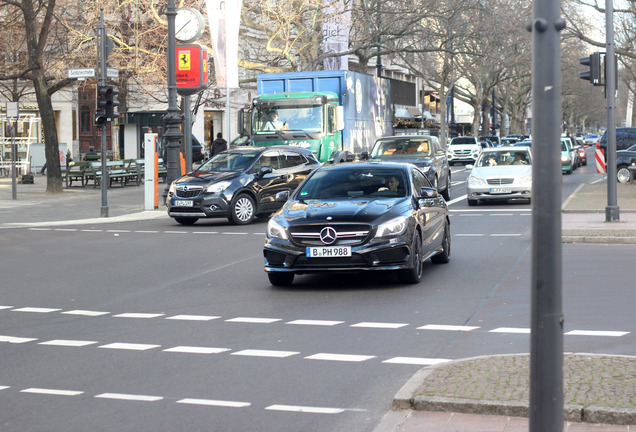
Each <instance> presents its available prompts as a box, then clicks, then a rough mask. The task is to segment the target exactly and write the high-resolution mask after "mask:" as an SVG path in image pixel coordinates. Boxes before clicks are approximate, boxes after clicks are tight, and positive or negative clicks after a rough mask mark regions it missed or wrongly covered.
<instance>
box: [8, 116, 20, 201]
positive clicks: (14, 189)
mask: <svg viewBox="0 0 636 432" xmlns="http://www.w3.org/2000/svg"><path fill="white" fill-rule="evenodd" d="M8 112H9V110H7V113H8ZM7 120H9V116H7ZM17 124H18V122H17V121H14V122H13V127H12V128H11V198H12V199H14V200H17V199H18V182H17V180H16V174H17V173H16V169H15V164H16V163H18V145H17V144H16V143H15V128H16V126H17Z"/></svg>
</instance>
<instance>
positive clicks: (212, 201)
mask: <svg viewBox="0 0 636 432" xmlns="http://www.w3.org/2000/svg"><path fill="white" fill-rule="evenodd" d="M188 201H191V202H192V206H181V205H178V203H179V202H182V203H183V202H188ZM166 205H167V206H168V216H170V217H197V218H216V217H228V216H229V215H230V203H229V202H228V200H227V199H226V198H225V197H224V196H223V195H222V194H221V195H203V196H198V197H195V198H178V197H175V196H173V195H168V198H167V200H166Z"/></svg>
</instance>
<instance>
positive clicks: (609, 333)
mask: <svg viewBox="0 0 636 432" xmlns="http://www.w3.org/2000/svg"><path fill="white" fill-rule="evenodd" d="M565 334H566V335H569V336H609V337H620V336H625V335H626V334H629V332H622V331H592V330H572V331H569V332H567V333H565Z"/></svg>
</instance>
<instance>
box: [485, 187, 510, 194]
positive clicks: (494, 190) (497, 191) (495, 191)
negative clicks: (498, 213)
mask: <svg viewBox="0 0 636 432" xmlns="http://www.w3.org/2000/svg"><path fill="white" fill-rule="evenodd" d="M511 192H512V189H510V188H502V187H496V188H490V193H491V194H507V193H511Z"/></svg>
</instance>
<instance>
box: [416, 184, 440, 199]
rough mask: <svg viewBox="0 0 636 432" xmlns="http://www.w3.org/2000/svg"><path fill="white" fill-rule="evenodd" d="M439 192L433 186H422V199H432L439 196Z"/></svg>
mask: <svg viewBox="0 0 636 432" xmlns="http://www.w3.org/2000/svg"><path fill="white" fill-rule="evenodd" d="M437 195H438V192H437V189H435V188H432V187H423V188H420V199H431V198H437Z"/></svg>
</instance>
